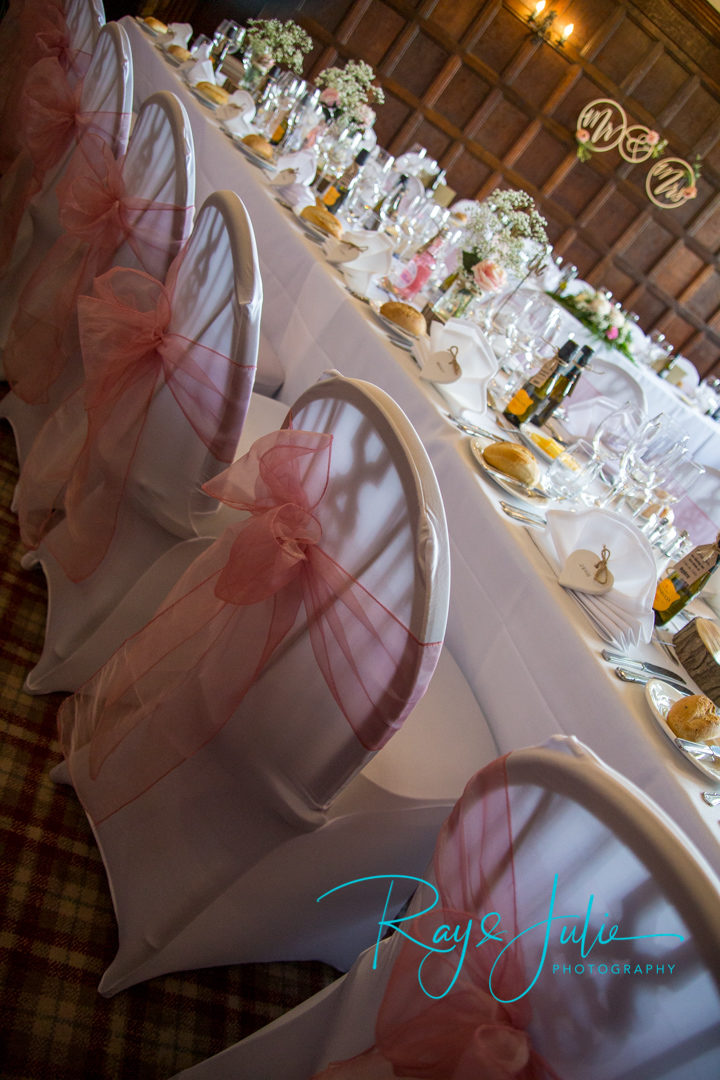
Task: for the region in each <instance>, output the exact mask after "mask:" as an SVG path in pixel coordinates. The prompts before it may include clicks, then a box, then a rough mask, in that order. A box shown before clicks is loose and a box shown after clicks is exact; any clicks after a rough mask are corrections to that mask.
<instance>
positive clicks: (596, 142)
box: [575, 98, 628, 154]
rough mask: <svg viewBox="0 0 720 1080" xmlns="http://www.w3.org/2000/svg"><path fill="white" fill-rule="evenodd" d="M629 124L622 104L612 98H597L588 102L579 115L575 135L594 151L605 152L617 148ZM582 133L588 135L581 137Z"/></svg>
mask: <svg viewBox="0 0 720 1080" xmlns="http://www.w3.org/2000/svg"><path fill="white" fill-rule="evenodd" d="M627 126H628V122H627V116H626V114H625V110H624V109H623V107H622V105H620V104H618V102H617V101H613V99H612V98H596V99H595V101H590V102H588V104H587V105H585V107H584V108H583V110H582V112H581V113H580V115H579V116H578V121H577V129H576V131H575V137H576V139H578V141H579V142H581V143H585V145H586V146H587V148H588V149H589V150H591V151H593V152H594V153H597V154H604V153H606V152H607V151H608V150H614V149H615V147H616V146H617V145H618V144H619V142H620V140H621V139H622V138H623V137H624V135H625V132H626V131H627ZM581 134H585V135H586V136H587V137H586V138H581ZM588 144H589V145H588Z"/></svg>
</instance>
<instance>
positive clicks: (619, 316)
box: [610, 307, 625, 329]
mask: <svg viewBox="0 0 720 1080" xmlns="http://www.w3.org/2000/svg"><path fill="white" fill-rule="evenodd" d="M610 325H611V326H617V328H618V329H620V327H622V326H624V325H625V316H624V315H623V313H622V311H621V310H620V308H616V307H615V308H613V309H612V311H611V312H610Z"/></svg>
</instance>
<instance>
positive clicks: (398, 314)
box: [380, 300, 427, 337]
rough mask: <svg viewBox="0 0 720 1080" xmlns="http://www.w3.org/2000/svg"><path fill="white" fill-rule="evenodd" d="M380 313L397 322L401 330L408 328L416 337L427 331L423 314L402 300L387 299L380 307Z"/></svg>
mask: <svg viewBox="0 0 720 1080" xmlns="http://www.w3.org/2000/svg"><path fill="white" fill-rule="evenodd" d="M380 314H381V315H384V316H385V318H386V319H390V321H391V322H394V323H397V325H398V326H400V327H401V328H402V329H403V330H409V332H410V333H411V334H417V335H418V337H419V336H420V335H421V334H426V333H427V327H426V326H425V316H424V315H422V314H421V313H420V312H419V311H418V309H417V308H414V307H413V306H412V305H411V304H404V303H403V302H402V300H388V301H387V303H386V304H383V306H382V307H381V308H380Z"/></svg>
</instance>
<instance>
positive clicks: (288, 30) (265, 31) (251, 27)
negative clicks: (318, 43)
mask: <svg viewBox="0 0 720 1080" xmlns="http://www.w3.org/2000/svg"><path fill="white" fill-rule="evenodd" d="M245 40H246V43H247V45H248V47H249V48H250V49H251V50H252V52H253V53H255V54H256V55H257V56H263V57H272V59H273V61H274V62H275V63H276V64H285V65H286V66H287V67H289V68H290V69H291V70H292V71H294V72H296V74H298V75H299V74H300V73H301V72H302V64H303V57H304V55H305V53H307V52H310V50H311V49H312V44H313V43H312V38H311V37H310V35H309V34H306V33H305V31H304V30H303V29H302V28H301V27H299V26H298V25H297V23H294V22H293V21H292V19H287V20H286V21H285V22H281V21H280V19H248V23H247V35H246V38H245Z"/></svg>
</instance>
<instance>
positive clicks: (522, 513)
mask: <svg viewBox="0 0 720 1080" xmlns="http://www.w3.org/2000/svg"><path fill="white" fill-rule="evenodd" d="M500 506H501V507H502V509H503V512H504V513H505V514H507V516H508V517H511V518H514V519H515V520H516V521H522V522H523V524H524V525H537V526H539V527H540V528H541V529H542V528H544V527H545V526H546V525H547V521H546V520H545V518H544V517H541V516H540V514H533V512H532V511H531V510H524V509H523V508H522V507H521V506H513V505H512V503H509V502H505V500H504V499H501V500H500Z"/></svg>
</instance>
